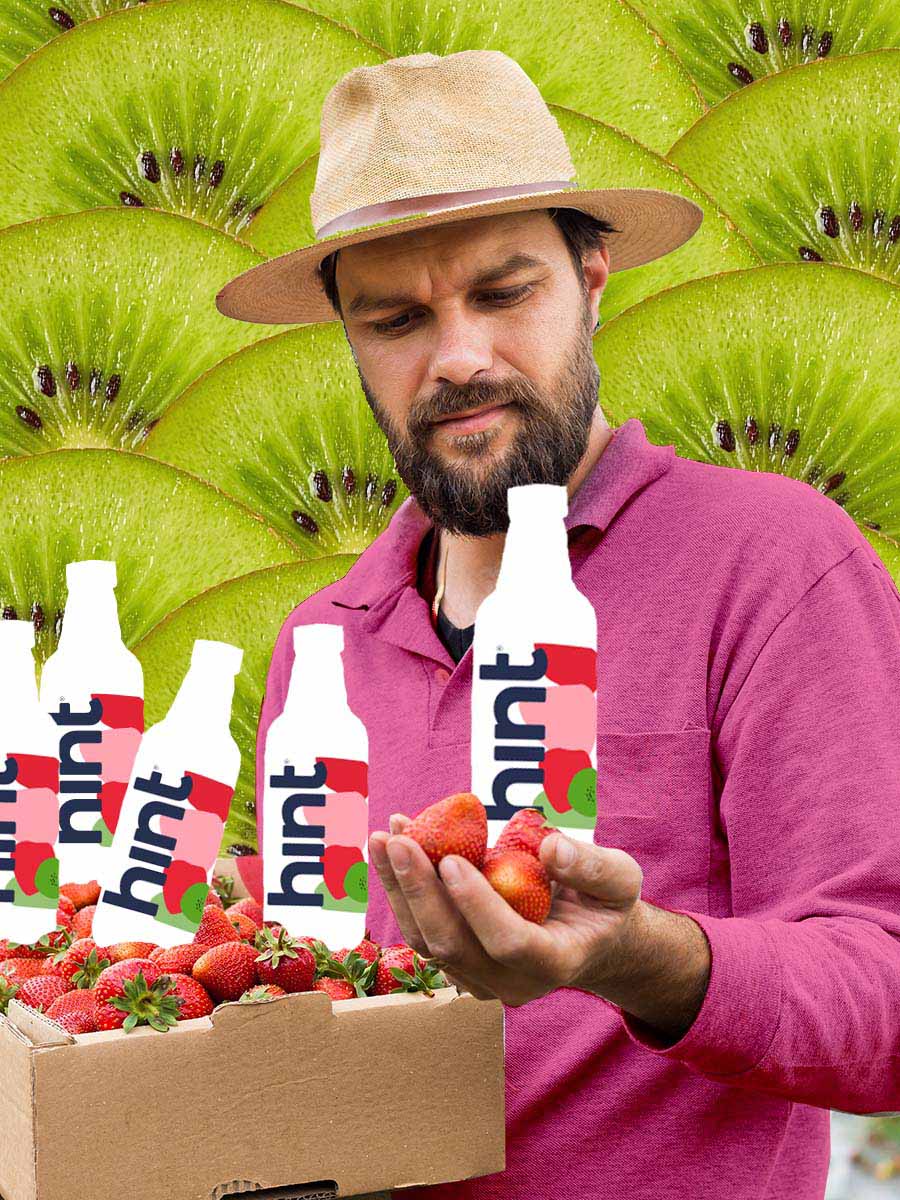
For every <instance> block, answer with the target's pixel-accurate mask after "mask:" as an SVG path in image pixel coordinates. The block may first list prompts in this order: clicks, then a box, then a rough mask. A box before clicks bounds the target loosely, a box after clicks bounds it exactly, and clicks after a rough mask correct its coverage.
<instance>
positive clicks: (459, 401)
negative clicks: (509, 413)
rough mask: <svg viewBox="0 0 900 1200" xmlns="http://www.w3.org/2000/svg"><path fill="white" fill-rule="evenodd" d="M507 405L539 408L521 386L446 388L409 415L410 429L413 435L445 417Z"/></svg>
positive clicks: (528, 389)
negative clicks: (491, 406)
mask: <svg viewBox="0 0 900 1200" xmlns="http://www.w3.org/2000/svg"><path fill="white" fill-rule="evenodd" d="M495 404H508V405H510V407H516V406H519V407H522V406H526V407H527V406H529V405H530V406H532V407H536V406H537V400H536V398H535V396H534V394H533V392H532V390H531V389H530V388H528V387H527V386H522V385H518V384H511V383H510V384H496V383H495V384H489V385H488V384H477V385H473V386H472V387H468V388H466V389H464V390H463V389H460V388H446V389H444V391H442V392H439V393H438V394H437V395H436V396H433V397H432V398H431V399H430V400H428V401H426V402H425V403H423V404H421V405H419V406H418V408H417V409H416V410H415V412H414V413H411V414H410V417H409V419H408V421H407V428H408V430H409V432H410V434H416V433H420V432H423V431H425V430H427V429H428V428H429V427H430V426H431V425H433V424H434V423H435V422H436V421H438V420H440V418H442V417H452V416H455V415H456V414H457V413H461V412H468V411H469V410H470V409H473V408H484V407H487V406H488V405H495Z"/></svg>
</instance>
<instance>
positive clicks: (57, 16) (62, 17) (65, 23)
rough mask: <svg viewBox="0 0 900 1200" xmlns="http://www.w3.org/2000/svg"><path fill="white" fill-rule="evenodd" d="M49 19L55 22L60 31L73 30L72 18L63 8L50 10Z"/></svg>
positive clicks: (73, 22)
mask: <svg viewBox="0 0 900 1200" xmlns="http://www.w3.org/2000/svg"><path fill="white" fill-rule="evenodd" d="M48 11H49V13H50V19H51V20H53V21H55V22H56V24H57V25H58V26H59V27H60V29H73V28H74V26H75V21H74V18H72V17H71V16H69V14H68V13H67V12H66V10H65V9H64V8H56V7H55V6H54V7H53V8H50V9H49V10H48Z"/></svg>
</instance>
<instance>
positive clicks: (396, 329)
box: [372, 284, 531, 334]
mask: <svg viewBox="0 0 900 1200" xmlns="http://www.w3.org/2000/svg"><path fill="white" fill-rule="evenodd" d="M530 291H531V288H530V286H529V285H528V284H523V285H522V286H521V287H517V288H504V289H503V291H499V292H482V293H481V295H482V299H485V300H489V301H490V302H491V303H494V304H499V305H500V306H501V307H503V306H504V305H507V304H510V303H511V302H515V301H516V300H519V299H521V298H523V297H524V296H525V295H526V294H527V293H528V292H530ZM407 318H408V314H406V313H403V314H402V315H401V316H399V317H394V319H393V320H392V321H373V322H372V328H373V329H374V330H375V332H376V333H387V334H391V333H402V332H403V330H404V329H405V328H406V326H405V325H398V324H397V322H398V321H404V320H407Z"/></svg>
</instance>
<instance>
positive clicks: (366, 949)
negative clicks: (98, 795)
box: [353, 937, 381, 962]
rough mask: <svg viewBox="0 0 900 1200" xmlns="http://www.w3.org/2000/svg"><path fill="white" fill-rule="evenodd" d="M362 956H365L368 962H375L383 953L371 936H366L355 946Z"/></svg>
mask: <svg viewBox="0 0 900 1200" xmlns="http://www.w3.org/2000/svg"><path fill="white" fill-rule="evenodd" d="M353 949H354V950H355V951H356V953H357V954H358V955H359V956H360V958H364V959H365V960H366V962H374V961H375V959H376V958H377V957H378V956H379V954H380V953H381V947H380V946H379V945H378V943H377V942H373V941H372V939H371V938H367V937H364V938H363V940H362V941H361V942H359V943H357V945H356V946H354V947H353Z"/></svg>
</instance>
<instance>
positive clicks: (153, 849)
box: [92, 638, 244, 946]
mask: <svg viewBox="0 0 900 1200" xmlns="http://www.w3.org/2000/svg"><path fill="white" fill-rule="evenodd" d="M243 653H244V652H243V650H240V649H239V648H238V647H237V646H231V645H229V644H228V643H227V642H211V641H206V640H204V639H202V638H198V639H197V640H196V641H195V642H194V648H193V651H192V653H191V665H190V667H189V668H188V671H187V674H186V675H185V677H184V679H183V680H182V682H181V687H180V688H179V689H178V692H177V694H176V696H175V699H174V700H173V701H172V704H171V707H170V708H169V711H168V712H167V713H166V715H165V716H164V717H163V718H162V720H161V721H157V722H156V724H155V725H151V726H150V728H149V729H148V730H147V732H146V733H145V734H144V736H143V738H142V739H141V744H140V747H139V748H138V752H137V757H136V759H135V762H134V768H133V770H132V774H131V779H130V780H129V783H128V790H127V791H126V793H125V799H124V800H123V802H122V812H121V815H120V816H119V824H118V828H117V829H116V833H115V837H114V838H113V843H112V847H111V848H110V852H109V857H108V860H107V862H106V863H105V864H104V873H103V876H102V877H101V879H100V885H101V889H102V890H101V892H100V899H99V901H98V902H97V911H96V912H95V913H94V923H93V928H92V937H93V938H94V940H95V941H96V942H97V945H98V946H109V945H113V944H114V943H116V942H122V941H145V942H155V943H156V944H157V945H158V946H176V945H180V944H181V943H183V942H190V941H191V940H192V939H193V936H194V934H195V933H196V932H197V927H198V926H199V924H200V919H201V917H202V916H203V906H204V903H205V901H206V897H207V895H208V894H209V885H210V883H211V882H212V872H213V867H214V865H215V861H216V857H217V856H218V853H219V848H220V846H221V842H222V834H223V830H224V827H225V821H226V820H227V818H228V810H229V807H230V805H231V797H232V795H233V793H234V788H235V784H236V783H237V777H238V773H239V772H240V768H241V752H240V750H239V749H238V747H237V743H236V742H235V740H234V738H233V737H232V736H231V730H230V723H231V704H232V700H233V698H234V677H235V675H236V674H237V673H238V671H239V670H240V668H241V659H242V657H243Z"/></svg>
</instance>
